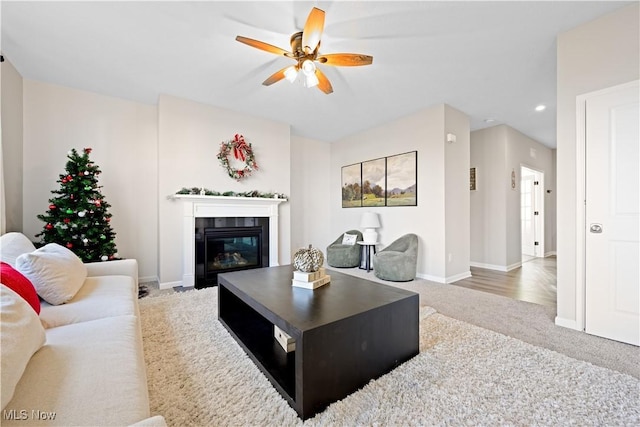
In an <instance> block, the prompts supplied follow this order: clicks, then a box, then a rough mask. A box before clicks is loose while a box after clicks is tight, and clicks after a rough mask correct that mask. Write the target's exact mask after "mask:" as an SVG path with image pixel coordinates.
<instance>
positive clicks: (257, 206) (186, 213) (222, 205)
mask: <svg viewBox="0 0 640 427" xmlns="http://www.w3.org/2000/svg"><path fill="white" fill-rule="evenodd" d="M173 198H174V199H176V200H180V201H182V203H183V208H184V209H183V221H182V243H183V245H182V246H183V255H182V286H183V287H192V286H194V284H195V256H196V254H195V235H194V231H195V219H196V218H228V217H265V218H269V235H270V239H269V266H277V265H279V263H278V241H279V237H278V205H279V204H280V203H282V202H283V201H284V199H268V198H261V197H225V196H197V195H175V196H173Z"/></svg>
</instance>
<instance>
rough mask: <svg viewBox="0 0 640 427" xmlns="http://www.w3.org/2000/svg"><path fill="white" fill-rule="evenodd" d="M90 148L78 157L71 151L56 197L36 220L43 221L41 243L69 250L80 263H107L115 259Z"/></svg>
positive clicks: (105, 209)
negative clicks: (64, 247)
mask: <svg viewBox="0 0 640 427" xmlns="http://www.w3.org/2000/svg"><path fill="white" fill-rule="evenodd" d="M89 154H91V148H85V149H83V150H82V154H79V153H78V152H77V151H76V149H75V148H74V149H72V150H71V151H70V152H69V153H68V155H67V158H68V159H69V160H68V161H67V166H66V173H64V174H61V175H60V179H58V181H57V182H58V183H60V189H59V190H53V191H51V193H53V194H56V195H57V196H55V197H53V198H51V199H49V210H47V212H46V213H45V214H44V215H38V219H40V220H42V221H44V222H45V226H44V229H43V230H42V232H41V233H39V234H36V237H39V236H42V242H43V243H58V244H60V245H62V246H66V247H67V248H69V249H70V250H72V251H73V252H74V253H75V254H76V255H78V257H79V258H80V259H81V260H82V261H84V262H94V261H107V260H111V259H114V258H116V257H117V253H116V245H115V242H114V238H115V233H114V232H113V229H112V228H111V224H110V221H111V213H109V207H110V205H109V204H108V203H107V202H105V200H104V197H103V196H102V194H101V193H100V189H101V188H102V187H101V186H99V185H98V175H99V174H100V169H99V168H98V166H96V165H95V164H94V163H93V162H92V161H91V160H90V159H89Z"/></svg>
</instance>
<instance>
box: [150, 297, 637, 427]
mask: <svg viewBox="0 0 640 427" xmlns="http://www.w3.org/2000/svg"><path fill="white" fill-rule="evenodd" d="M140 309H141V314H142V327H143V337H144V350H145V360H146V364H147V375H148V383H149V394H150V399H151V411H152V414H154V415H155V414H161V415H164V416H165V418H166V420H167V422H168V424H169V425H170V426H236V425H252V426H253V425H259V426H270V425H273V426H281V425H302V424H303V423H302V422H301V421H300V419H299V418H298V417H297V415H296V413H295V412H294V411H293V409H291V408H290V407H289V406H288V405H287V403H286V402H285V400H284V399H283V398H282V397H281V396H280V395H279V394H278V393H277V391H276V390H275V389H274V388H273V387H272V386H271V384H270V383H269V381H268V380H267V379H266V377H264V376H263V375H262V373H261V372H260V371H259V369H258V368H257V367H256V366H255V365H254V364H253V362H252V361H251V360H250V359H249V358H248V357H247V356H246V355H245V354H244V352H243V350H242V349H241V348H240V347H239V346H238V345H237V344H236V343H235V341H234V340H233V338H231V336H230V335H229V334H228V332H227V331H226V329H224V327H222V325H221V324H220V323H218V321H217V289H216V288H210V289H205V290H201V291H190V292H184V293H175V294H172V295H163V296H158V297H156V298H144V299H142V300H140ZM422 310H423V318H422V320H421V322H420V354H419V355H418V356H416V357H415V358H413V359H412V360H410V361H408V362H407V363H405V364H403V365H402V366H400V367H398V368H397V369H395V370H394V371H392V372H391V373H389V374H387V375H385V376H383V377H381V378H379V379H378V380H375V381H372V382H370V383H369V384H368V385H367V386H365V387H364V388H363V389H361V390H359V391H357V392H355V393H354V394H352V395H350V396H348V397H347V398H345V399H343V400H342V401H340V402H336V403H334V404H332V405H330V406H329V407H328V408H327V409H326V410H325V411H324V412H322V413H320V414H318V415H316V416H315V417H314V418H312V419H309V420H307V422H306V423H304V424H306V425H314V426H315V425H331V426H334V425H335V426H354V425H422V426H424V425H429V426H430V425H554V426H557V425H580V426H586V425H606V426H618V425H619V426H622V425H640V382H639V381H638V380H637V379H636V378H634V377H632V376H630V375H626V374H621V373H618V372H616V371H612V370H609V369H606V368H601V367H598V366H594V365H591V364H590V363H588V362H583V361H578V360H575V359H572V358H569V357H567V356H564V355H562V354H559V353H556V352H553V351H550V350H547V349H543V348H540V347H536V346H533V345H530V344H527V343H524V342H522V341H519V340H517V339H514V338H510V337H507V336H505V335H501V334H498V333H495V332H492V331H489V330H486V329H482V328H479V327H476V326H473V325H470V324H467V323H465V322H462V321H459V320H455V319H451V318H449V317H446V316H444V315H441V314H437V313H435V314H432V311H431V312H430V311H429V310H428V309H427V308H423V309H422Z"/></svg>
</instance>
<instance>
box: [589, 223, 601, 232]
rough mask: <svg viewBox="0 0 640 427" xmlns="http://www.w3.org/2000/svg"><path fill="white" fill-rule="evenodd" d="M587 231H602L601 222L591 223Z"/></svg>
mask: <svg viewBox="0 0 640 427" xmlns="http://www.w3.org/2000/svg"><path fill="white" fill-rule="evenodd" d="M589 231H591V232H592V233H602V224H591V227H589Z"/></svg>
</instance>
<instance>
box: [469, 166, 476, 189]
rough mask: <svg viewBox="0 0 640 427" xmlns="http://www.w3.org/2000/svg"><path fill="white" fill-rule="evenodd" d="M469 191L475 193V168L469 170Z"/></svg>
mask: <svg viewBox="0 0 640 427" xmlns="http://www.w3.org/2000/svg"><path fill="white" fill-rule="evenodd" d="M469 190H471V191H476V168H470V169H469Z"/></svg>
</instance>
